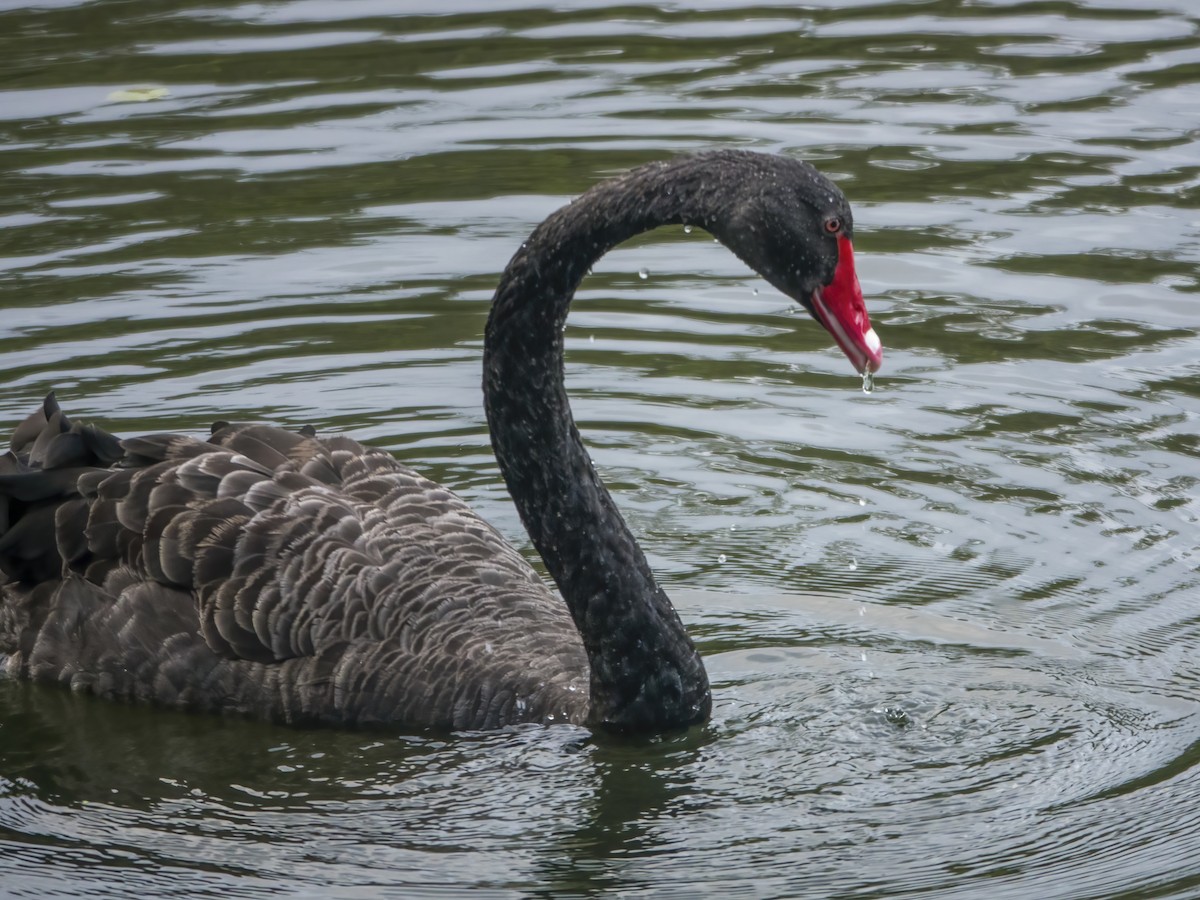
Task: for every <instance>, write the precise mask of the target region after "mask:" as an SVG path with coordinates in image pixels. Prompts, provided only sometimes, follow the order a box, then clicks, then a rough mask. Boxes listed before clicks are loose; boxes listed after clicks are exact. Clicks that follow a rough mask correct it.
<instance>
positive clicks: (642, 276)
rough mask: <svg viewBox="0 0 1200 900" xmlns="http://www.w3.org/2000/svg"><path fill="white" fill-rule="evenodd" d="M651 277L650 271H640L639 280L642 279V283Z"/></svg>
mask: <svg viewBox="0 0 1200 900" xmlns="http://www.w3.org/2000/svg"><path fill="white" fill-rule="evenodd" d="M649 277H650V270H649V269H638V278H640V279H642V281H645V280H646V279H647V278H649Z"/></svg>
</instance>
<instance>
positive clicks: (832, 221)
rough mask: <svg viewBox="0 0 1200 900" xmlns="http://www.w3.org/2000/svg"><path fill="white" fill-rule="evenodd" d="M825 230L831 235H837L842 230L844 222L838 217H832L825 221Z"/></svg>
mask: <svg viewBox="0 0 1200 900" xmlns="http://www.w3.org/2000/svg"><path fill="white" fill-rule="evenodd" d="M825 230H826V231H828V232H829V233H830V234H837V233H838V232H839V231H841V230H842V220H841V219H839V218H838V217H837V216H830V217H829V218H828V219H826V220H825Z"/></svg>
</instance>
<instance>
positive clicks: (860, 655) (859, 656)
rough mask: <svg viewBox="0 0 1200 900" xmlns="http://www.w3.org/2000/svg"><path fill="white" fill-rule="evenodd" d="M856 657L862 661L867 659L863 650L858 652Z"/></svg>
mask: <svg viewBox="0 0 1200 900" xmlns="http://www.w3.org/2000/svg"><path fill="white" fill-rule="evenodd" d="M858 658H859V659H860V660H862V661H863V662H866V661H867V651H866V650H864V651H862V652H861V653H860V654H858Z"/></svg>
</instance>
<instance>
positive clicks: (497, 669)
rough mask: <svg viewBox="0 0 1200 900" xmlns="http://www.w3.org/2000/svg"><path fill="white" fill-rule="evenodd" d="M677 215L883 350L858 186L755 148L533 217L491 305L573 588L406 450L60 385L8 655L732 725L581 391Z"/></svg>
mask: <svg viewBox="0 0 1200 900" xmlns="http://www.w3.org/2000/svg"><path fill="white" fill-rule="evenodd" d="M667 224H685V225H692V226H697V227H700V228H704V229H706V230H707V231H708V232H709V233H711V234H712V235H713V236H714V237H716V238H717V239H718V240H720V241H721V242H722V243H723V244H725V246H727V247H729V248H730V249H731V250H732V251H733V252H734V253H736V254H737V255H738V256H739V257H741V259H742V260H744V261H745V262H746V263H748V264H749V265H750V266H752V267H753V268H754V269H756V270H757V271H758V272H759V273H761V274H762V276H763V277H764V278H766V280H767V281H769V282H770V283H771V284H772V285H774V286H775V287H776V288H778V289H779V290H781V291H782V292H783V293H785V294H787V295H788V296H789V297H791V298H793V299H795V300H797V301H798V302H799V303H801V304H802V305H803V306H804V307H805V308H806V309H807V310H808V311H809V312H810V313H811V314H812V315H813V316H814V317H815V318H816V319H817V321H819V322H820V323H821V324H822V325H823V326H825V328H827V329H828V330H829V332H830V333H831V334H832V335H833V337H834V338H835V340H836V341H837V343H838V344H839V345H840V346H841V348H842V349H843V350H844V351H845V353H846V355H847V356H848V357H849V358H850V360H851V362H852V363H853V364H854V366H855V367H856V368H857V369H858V370H859V372H873V371H874V370H875V369H877V368H878V367H879V364H880V361H881V348H880V343H879V339H878V338H877V337H876V335H875V332H874V331H873V330H872V328H871V325H870V322H869V321H868V318H867V313H866V309H865V307H864V306H863V301H862V292H861V290H860V288H859V285H858V277H857V275H856V274H855V270H854V260H853V251H852V247H851V236H852V231H853V221H852V218H851V213H850V207H849V205H848V204H847V202H846V200H845V198H844V197H843V196H842V193H841V191H839V190H838V188H837V187H835V186H834V184H833V183H832V182H830V181H829V180H828V179H826V178H825V177H824V176H823V175H821V174H820V173H819V172H817V170H816V169H814V168H813V167H812V166H810V165H808V164H807V163H803V162H799V161H796V160H792V159H787V158H784V157H780V156H772V155H765V154H760V153H752V152H747V151H717V152H712V153H707V154H701V155H696V156H690V157H684V158H679V159H675V160H672V161H668V162H661V163H651V164H649V165H645V166H642V167H640V168H637V169H634V170H632V171H630V172H628V173H626V174H625V175H622V176H620V177H617V178H614V179H612V180H609V181H606V182H603V183H600V184H597V185H596V186H594V187H593V188H592V189H591V190H589V191H587V192H586V193H585V194H583V195H582V196H581V197H579V198H578V199H576V200H575V201H574V202H572V203H570V204H568V205H567V206H564V207H563V208H562V209H560V210H558V211H557V212H555V213H554V214H553V215H551V216H550V217H549V218H548V219H546V221H545V222H543V223H542V224H541V225H540V226H538V227H537V228H536V229H535V230H534V232H533V233H532V234H531V235H530V236H529V239H528V240H527V241H526V242H525V243H524V244H522V245H521V249H520V250H518V251H517V253H516V255H515V256H514V257H513V258H512V260H511V262H509V264H508V267H507V268H506V269H505V271H504V274H503V276H502V277H501V279H500V283H499V286H498V287H497V288H496V293H495V297H494V298H493V302H492V309H491V315H490V317H489V319H488V323H487V332H486V340H485V345H484V359H483V389H484V399H485V405H486V409H487V417H488V423H489V425H490V427H491V436H492V445H493V448H494V449H495V453H496V458H497V459H498V460H499V463H500V469H501V472H502V473H503V475H504V480H505V482H506V483H507V485H508V488H509V490H510V492H511V494H512V498H513V500H514V501H515V503H516V505H517V509H518V510H519V511H520V514H521V519H522V521H523V522H524V524H525V527H526V529H528V531H529V536H530V539H531V540H532V541H533V545H534V547H536V548H537V550H538V552H539V553H540V554H541V556H542V559H544V560H545V563H546V567H547V569H548V570H549V572H550V574H551V575H552V576H553V578H554V580H555V582H557V584H558V587H559V590H560V591H561V597H560V596H559V595H558V594H556V593H555V592H554V591H553V590H552V589H551V588H550V587H548V586H547V585H546V584H545V583H544V581H543V580H542V579H541V578H540V577H539V576H538V575H537V574H536V573H535V571H534V570H533V569H532V568H530V566H529V565H528V564H527V563H526V562H525V560H524V559H523V558H522V557H521V556H520V554H518V553H517V551H516V550H514V549H513V548H512V547H511V546H509V545H508V544H507V543H506V542H505V541H504V540H503V539H502V538H501V537H500V535H499V534H498V533H497V532H496V531H495V530H494V529H493V528H492V527H491V526H490V525H488V524H487V523H486V522H484V521H483V520H482V519H480V518H479V517H478V516H476V515H475V513H473V512H472V511H471V510H470V509H469V508H468V507H467V506H466V505H465V504H464V503H463V502H462V501H461V500H459V498H458V497H456V496H455V495H454V494H452V493H451V492H450V491H448V490H446V489H445V488H443V487H441V486H439V485H437V484H435V483H433V482H431V481H429V480H427V479H425V478H423V477H421V476H420V475H418V474H417V473H416V472H414V471H413V470H411V469H409V468H408V467H407V466H403V465H401V464H400V463H398V462H396V461H395V460H394V459H393V458H392V457H391V456H390V455H389V454H388V453H386V452H384V451H383V450H380V449H376V448H372V447H364V446H362V445H360V444H357V443H355V442H354V441H351V440H349V439H348V438H344V437H332V438H318V437H317V436H316V434H315V432H314V431H313V430H312V429H311V428H305V429H301V430H300V431H299V432H289V431H284V430H281V429H278V428H272V427H269V426H266V425H230V424H228V423H220V422H219V423H217V424H216V425H214V426H213V434H212V436H211V437H210V438H209V439H208V440H207V441H202V440H198V439H194V438H191V437H185V436H182V435H175V434H151V435H145V436H142V437H133V438H125V439H123V440H119V439H117V438H115V437H113V436H112V435H110V434H107V433H106V432H104V431H102V430H100V429H98V428H96V427H95V426H93V425H82V424H79V423H72V422H70V421H69V420H68V419H67V417H66V416H65V415H64V414H63V413H62V411H61V410H60V409H59V407H58V405H57V403H56V401H55V399H54V395H53V394H51V395H50V396H49V397H47V398H46V400H45V402H44V404H43V406H42V408H41V409H40V410H38V411H37V412H35V413H34V414H33V415H31V416H30V417H29V418H28V419H26V420H25V421H24V422H23V423H21V424H20V425H18V426H17V428H16V429H15V431H14V433H13V437H12V450H11V452H9V453H7V454H6V455H4V456H3V457H0V570H2V572H3V579H4V583H3V584H2V585H0V664H2V665H3V668H4V670H5V671H6V672H7V673H8V674H9V675H12V676H16V677H24V678H30V679H33V680H36V681H40V682H52V683H59V684H63V685H69V686H70V687H71V688H72V689H73V690H76V691H81V692H89V693H93V694H98V695H100V696H103V697H108V698H115V699H123V700H130V701H145V702H150V703H155V704H159V705H162V706H167V707H175V708H180V709H189V710H204V711H211V712H221V713H228V714H237V715H246V716H251V717H255V718H258V719H263V720H269V721H274V722H283V723H292V724H314V725H315V724H329V725H337V726H371V725H395V726H415V727H432V728H438V729H485V728H495V727H499V726H503V725H508V724H513V723H521V722H543V723H546V722H573V723H579V724H584V725H588V726H593V727H602V728H609V729H613V730H617V731H648V730H659V729H668V728H674V727H681V726H686V725H690V724H693V723H697V722H702V721H704V720H706V719H707V717H708V715H709V711H710V708H711V703H712V700H711V695H710V692H709V686H708V678H707V675H706V674H705V671H704V666H703V664H702V663H701V660H700V656H699V654H698V653H697V652H696V649H695V647H694V646H693V644H692V641H691V639H690V638H689V637H688V635H687V632H686V631H685V630H684V627H683V625H682V624H681V622H680V620H679V617H678V616H677V614H676V612H675V610H674V608H673V607H672V606H671V602H670V600H668V599H667V595H666V594H665V593H664V592H663V590H662V588H661V587H659V585H658V583H657V582H656V581H655V579H654V575H653V574H652V573H651V571H650V568H649V566H648V564H647V562H646V558H645V556H644V555H643V554H642V551H641V550H640V548H639V547H638V545H637V542H636V541H635V540H634V538H633V535H632V534H630V532H629V529H628V527H627V526H626V525H625V522H624V521H623V519H622V518H621V515H620V513H619V512H618V511H617V508H616V506H615V505H614V503H613V500H612V498H611V497H610V496H609V493H608V491H607V490H606V489H605V487H604V485H603V484H602V482H601V481H600V477H599V475H598V474H597V473H596V470H595V468H594V467H593V466H592V463H591V460H589V458H588V454H587V451H586V450H585V449H584V446H583V444H582V443H581V441H580V438H579V433H578V431H577V430H576V427H575V423H574V420H573V419H572V417H571V411H570V408H569V406H568V403H567V395H566V392H565V388H564V385H563V323H564V321H565V320H566V316H567V307H568V305H569V304H570V302H571V298H572V295H573V294H574V292H575V289H576V287H577V286H578V285H579V282H580V281H581V279H582V278H583V276H584V274H585V273H586V272H587V271H588V269H589V268H590V267H591V266H592V264H593V263H594V262H595V261H596V260H597V259H599V258H600V257H601V256H602V255H603V254H604V253H606V252H607V251H608V250H610V249H611V248H613V247H614V246H616V245H617V244H619V243H621V242H622V241H624V240H626V239H627V238H630V237H632V236H633V235H636V234H639V233H641V232H644V231H647V230H649V229H652V228H655V227H657V226H659V225H667ZM564 601H565V602H564Z"/></svg>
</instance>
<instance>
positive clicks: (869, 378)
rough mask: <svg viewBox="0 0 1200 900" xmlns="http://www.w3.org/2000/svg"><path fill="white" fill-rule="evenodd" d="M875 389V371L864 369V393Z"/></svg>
mask: <svg viewBox="0 0 1200 900" xmlns="http://www.w3.org/2000/svg"><path fill="white" fill-rule="evenodd" d="M873 390H875V373H874V372H872V371H871V370H870V369H863V393H864V394H869V393H871V391H873Z"/></svg>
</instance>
